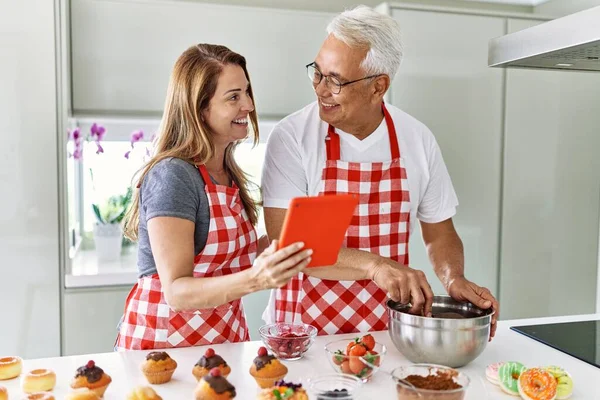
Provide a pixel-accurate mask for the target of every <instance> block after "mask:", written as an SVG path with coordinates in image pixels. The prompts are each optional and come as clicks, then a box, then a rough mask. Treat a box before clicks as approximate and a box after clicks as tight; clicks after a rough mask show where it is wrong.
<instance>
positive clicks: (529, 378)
mask: <svg viewBox="0 0 600 400" xmlns="http://www.w3.org/2000/svg"><path fill="white" fill-rule="evenodd" d="M557 386H558V383H557V382H556V378H554V376H552V374H551V373H550V372H548V371H546V370H545V369H542V368H529V369H527V370H525V371H524V372H523V373H521V375H520V376H519V394H520V395H521V397H522V398H523V399H524V400H554V399H555V398H556V387H557Z"/></svg>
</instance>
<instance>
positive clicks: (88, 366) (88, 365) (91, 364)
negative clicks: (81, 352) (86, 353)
mask: <svg viewBox="0 0 600 400" xmlns="http://www.w3.org/2000/svg"><path fill="white" fill-rule="evenodd" d="M85 366H86V367H87V368H88V369H91V368H94V366H96V363H95V362H94V360H90V361H88V362H87V364H85Z"/></svg>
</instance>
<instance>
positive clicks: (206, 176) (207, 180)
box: [197, 164, 215, 187]
mask: <svg viewBox="0 0 600 400" xmlns="http://www.w3.org/2000/svg"><path fill="white" fill-rule="evenodd" d="M197 168H198V171H200V175H202V179H203V180H204V184H205V185H206V186H211V187H212V186H215V184H214V183H213V181H212V179H210V175H209V173H208V171H207V169H206V166H205V165H204V164H202V165H198V166H197Z"/></svg>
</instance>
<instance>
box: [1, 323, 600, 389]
mask: <svg viewBox="0 0 600 400" xmlns="http://www.w3.org/2000/svg"><path fill="white" fill-rule="evenodd" d="M593 319H600V314H595V315H581V316H570V317H551V318H538V319H523V320H512V321H501V322H500V323H499V327H498V332H497V335H496V338H495V339H494V340H493V341H492V342H491V343H489V344H488V346H487V347H486V349H485V351H484V352H483V353H482V354H481V355H480V356H479V358H477V359H476V360H475V361H473V362H472V363H471V364H469V365H467V366H465V367H463V368H460V370H461V371H463V372H465V373H466V374H467V375H469V377H470V378H471V386H470V388H469V390H468V391H467V397H466V398H467V399H468V400H486V399H490V400H491V399H506V400H509V399H511V398H514V397H511V396H508V395H506V394H504V393H503V392H502V391H501V390H500V389H499V388H498V387H496V386H494V385H492V384H491V383H489V382H488V381H487V380H486V379H485V367H486V366H487V365H488V364H491V363H493V362H498V361H520V362H522V363H523V364H525V365H526V366H529V367H532V366H545V365H550V364H553V365H560V366H562V367H563V368H565V369H566V370H567V371H569V372H570V373H571V375H572V376H573V379H574V381H575V390H574V394H573V397H572V399H573V400H577V399H585V400H592V399H600V369H598V368H595V367H593V366H591V365H589V364H586V363H584V362H582V361H579V360H577V359H575V358H573V357H571V356H569V355H567V354H564V353H562V352H559V351H557V350H554V349H552V348H550V347H548V346H545V345H543V344H541V343H538V342H536V341H534V340H532V339H529V338H527V337H525V336H523V335H521V334H518V333H516V332H513V331H511V330H509V328H510V326H514V325H527V324H536V323H554V322H567V321H583V320H593ZM355 336H357V335H355V334H350V335H339V336H320V337H317V339H316V340H315V343H314V344H313V345H312V347H311V348H310V350H309V351H308V352H307V353H306V355H305V357H304V358H302V359H301V360H298V361H291V362H284V363H285V365H286V366H287V367H288V369H289V372H288V375H287V376H286V378H285V379H286V380H288V381H294V382H298V381H300V382H304V381H305V380H306V379H307V378H309V377H310V376H316V375H321V374H325V373H332V372H334V370H333V369H332V367H331V366H330V364H329V362H328V361H327V360H326V355H325V351H324V350H323V347H324V345H325V343H327V342H329V341H332V340H336V339H343V338H352V337H355ZM373 336H374V337H375V339H376V341H377V342H380V343H383V344H385V345H386V346H387V347H388V354H387V356H386V358H385V359H384V360H383V363H382V368H383V369H386V370H388V371H389V370H392V369H393V368H394V367H396V366H399V365H406V364H410V362H409V361H408V360H406V359H405V358H404V357H403V356H402V355H401V354H400V353H399V352H398V351H397V350H396V349H395V347H394V346H393V344H392V342H391V340H390V338H389V335H388V333H387V331H381V332H375V333H373ZM261 345H262V343H261V342H246V343H238V344H222V345H215V346H212V347H213V348H214V349H215V351H216V352H217V354H220V355H221V356H222V357H223V358H224V359H225V360H226V361H227V362H228V363H229V364H230V365H231V368H232V372H231V374H230V375H229V378H228V379H229V381H230V382H231V383H232V384H233V385H234V386H235V387H236V390H237V393H238V396H237V397H236V398H237V399H242V400H253V399H255V396H256V393H257V392H258V391H259V389H258V386H257V385H256V383H255V381H254V380H253V378H252V377H251V376H250V374H249V373H248V369H249V368H250V365H251V363H252V360H253V359H254V357H255V355H256V351H257V349H258V347H260V346H261ZM204 350H205V347H196V348H183V349H172V350H168V353H169V354H170V355H171V357H172V358H174V359H175V360H176V361H177V363H178V368H177V370H176V371H175V374H174V375H173V379H172V380H171V382H169V383H167V384H164V385H156V386H154V388H155V390H156V391H157V393H158V394H160V395H161V396H162V397H163V399H165V400H170V399H175V400H178V399H191V398H193V395H192V393H193V390H194V388H195V386H196V382H195V378H194V377H193V376H192V373H191V370H192V367H193V366H194V364H195V363H196V362H197V361H198V359H199V358H200V357H201V356H202V354H203V353H204ZM146 353H147V352H145V351H131V352H125V353H104V354H91V355H82V356H71V357H57V358H46V359H37V360H25V361H24V371H29V370H32V369H34V368H52V369H53V370H54V371H55V372H56V374H57V386H56V388H55V390H54V392H55V395H56V398H57V399H62V398H63V396H64V394H65V393H66V392H67V391H68V390H69V382H70V380H71V379H72V377H73V375H74V373H75V370H76V369H77V368H78V367H80V366H82V365H84V364H85V363H86V362H87V361H88V360H90V359H93V360H94V361H95V362H96V364H97V365H98V366H99V367H101V368H103V369H104V370H105V372H106V373H108V374H109V375H110V376H111V377H112V379H113V381H112V383H111V385H110V386H109V387H108V390H107V392H106V394H105V397H104V399H106V400H116V399H119V400H123V399H124V398H125V396H126V394H127V392H128V391H129V390H131V388H133V387H134V386H136V385H147V382H146V380H145V378H144V376H143V375H142V373H141V372H140V364H141V362H142V361H143V360H144V358H145V354H146ZM0 385H4V386H6V387H7V388H8V390H9V399H21V398H22V396H23V394H22V393H21V390H20V387H19V379H13V380H10V381H0ZM395 396H396V395H395V387H394V384H393V382H392V381H391V379H390V378H388V376H387V375H385V374H384V373H382V372H378V373H377V374H376V375H375V376H374V377H373V379H372V380H371V381H370V382H368V383H367V384H366V385H365V397H364V399H369V400H379V399H390V400H393V399H395V398H396V397H395Z"/></svg>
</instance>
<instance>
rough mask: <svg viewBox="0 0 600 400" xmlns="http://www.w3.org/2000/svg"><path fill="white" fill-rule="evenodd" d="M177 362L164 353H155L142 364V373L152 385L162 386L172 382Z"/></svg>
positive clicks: (149, 355) (150, 354)
mask: <svg viewBox="0 0 600 400" xmlns="http://www.w3.org/2000/svg"><path fill="white" fill-rule="evenodd" d="M176 368H177V362H176V361H175V360H173V359H172V358H171V357H169V355H168V354H167V353H165V352H164V351H153V352H150V353H148V354H147V355H146V361H144V362H143V363H142V372H143V373H144V376H145V377H146V379H147V380H148V382H149V383H151V384H152V385H161V384H163V383H167V382H169V381H170V380H171V377H172V376H173V372H175V369H176Z"/></svg>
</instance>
